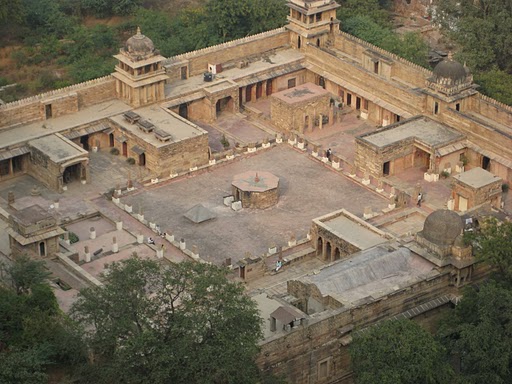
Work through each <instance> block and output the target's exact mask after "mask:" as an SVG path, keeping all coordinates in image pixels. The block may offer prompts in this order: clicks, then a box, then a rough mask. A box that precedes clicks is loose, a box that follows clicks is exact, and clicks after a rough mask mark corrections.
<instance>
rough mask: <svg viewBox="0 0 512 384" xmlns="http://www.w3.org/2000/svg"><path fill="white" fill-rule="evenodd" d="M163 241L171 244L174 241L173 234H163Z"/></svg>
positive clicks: (169, 232)
mask: <svg viewBox="0 0 512 384" xmlns="http://www.w3.org/2000/svg"><path fill="white" fill-rule="evenodd" d="M165 239H166V240H167V241H168V242H170V243H172V242H173V241H174V234H173V233H172V232H171V231H168V232H166V233H165Z"/></svg>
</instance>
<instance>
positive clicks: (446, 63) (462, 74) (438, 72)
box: [433, 54, 470, 85]
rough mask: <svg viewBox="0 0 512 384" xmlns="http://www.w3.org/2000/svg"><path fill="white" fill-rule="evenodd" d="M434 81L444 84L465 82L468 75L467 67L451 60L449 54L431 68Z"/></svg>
mask: <svg viewBox="0 0 512 384" xmlns="http://www.w3.org/2000/svg"><path fill="white" fill-rule="evenodd" d="M433 73H434V76H433V78H434V81H435V82H437V83H440V84H444V85H457V84H462V83H465V82H466V80H467V77H468V76H470V73H469V70H468V68H466V67H465V66H464V65H462V64H461V63H459V62H458V61H455V60H453V57H452V55H451V54H449V55H448V57H447V58H446V59H444V60H443V61H441V62H440V63H439V64H437V65H436V67H435V68H434V70H433Z"/></svg>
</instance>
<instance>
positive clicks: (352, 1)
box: [337, 0, 391, 29]
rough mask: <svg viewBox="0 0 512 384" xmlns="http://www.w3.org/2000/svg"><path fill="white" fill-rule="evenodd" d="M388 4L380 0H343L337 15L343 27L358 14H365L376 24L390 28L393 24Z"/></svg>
mask: <svg viewBox="0 0 512 384" xmlns="http://www.w3.org/2000/svg"><path fill="white" fill-rule="evenodd" d="M387 6H388V2H387V1H379V0H343V1H341V7H340V8H338V11H337V16H338V18H339V19H340V20H341V26H342V28H343V29H345V27H344V23H345V22H346V21H347V20H349V19H351V18H353V17H357V16H365V17H368V18H369V19H370V20H372V21H373V22H374V23H375V24H378V25H379V26H381V27H384V28H386V29H389V28H390V26H391V23H390V21H391V17H390V12H389V11H388V10H386V9H385V7H387Z"/></svg>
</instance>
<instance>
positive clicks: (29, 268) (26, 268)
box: [7, 255, 50, 295]
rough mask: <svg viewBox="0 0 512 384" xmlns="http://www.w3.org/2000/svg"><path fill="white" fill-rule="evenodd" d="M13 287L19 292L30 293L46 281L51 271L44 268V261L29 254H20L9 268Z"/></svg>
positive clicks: (8, 271)
mask: <svg viewBox="0 0 512 384" xmlns="http://www.w3.org/2000/svg"><path fill="white" fill-rule="evenodd" d="M7 273H8V274H9V276H10V278H11V283H12V287H13V288H14V290H15V291H16V293H17V294H19V295H20V294H24V293H29V291H30V290H31V289H32V288H34V287H36V286H39V285H42V284H44V283H46V279H47V278H48V276H50V273H49V272H48V271H47V270H46V269H45V268H44V263H43V262H42V261H37V260H33V259H31V258H30V257H29V256H26V255H24V256H19V257H18V258H16V260H15V261H14V263H13V264H12V265H11V266H10V267H9V268H8V269H7Z"/></svg>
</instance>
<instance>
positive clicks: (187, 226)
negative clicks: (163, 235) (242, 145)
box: [123, 145, 388, 264]
mask: <svg viewBox="0 0 512 384" xmlns="http://www.w3.org/2000/svg"><path fill="white" fill-rule="evenodd" d="M248 170H254V171H268V172H272V173H273V174H275V175H276V176H278V177H279V179H280V184H279V193H280V198H279V202H278V204H277V205H276V206H274V207H272V208H269V209H265V210H256V209H242V210H241V211H238V212H235V211H233V210H232V209H231V208H229V207H226V206H224V205H223V197H224V196H228V195H231V181H232V179H233V176H235V175H236V174H238V173H242V172H245V171H248ZM123 201H124V202H125V203H128V204H132V205H133V207H134V209H138V208H137V207H141V208H142V209H143V210H144V214H145V217H146V219H147V220H150V221H154V222H156V223H157V224H159V225H160V227H161V228H162V230H163V231H167V232H170V231H172V232H173V233H174V234H175V236H176V238H177V239H180V238H184V239H185V241H186V243H187V247H190V246H192V245H197V246H198V248H199V254H200V256H201V257H202V258H205V259H206V260H210V261H212V262H215V263H217V264H220V263H222V262H223V261H224V260H225V259H226V258H228V257H230V258H231V259H232V261H233V262H236V261H237V260H239V259H241V258H243V257H244V256H245V253H246V252H250V253H251V254H253V255H261V254H262V253H264V252H266V250H267V249H268V247H269V246H270V245H272V244H276V245H285V244H286V243H287V241H288V239H289V238H290V235H292V234H293V235H295V236H296V237H297V238H298V239H300V238H304V237H305V236H306V234H307V232H308V231H309V229H310V227H311V220H312V219H313V218H315V217H318V216H321V215H324V214H326V213H329V212H332V211H334V210H337V209H340V208H347V209H349V210H350V211H351V212H353V213H354V214H356V215H358V216H361V215H362V213H363V211H364V207H366V206H371V207H372V208H373V209H374V210H381V209H382V208H384V207H386V206H387V203H388V202H387V200H385V199H383V198H382V197H380V196H378V195H376V194H374V193H373V192H371V191H369V190H367V189H366V188H363V187H361V186H359V185H357V184H356V183H354V182H353V181H352V180H351V179H348V178H345V177H344V176H342V175H340V174H339V173H336V172H334V171H332V170H331V169H329V168H327V167H326V166H324V165H323V164H321V163H319V162H318V161H314V160H312V159H310V158H309V157H308V156H306V155H304V154H303V153H300V152H297V151H295V150H293V149H291V148H290V147H288V146H285V145H283V146H279V147H275V148H272V149H270V150H267V151H264V152H261V153H258V154H257V155H255V156H250V157H243V158H239V159H238V160H237V161H234V162H231V163H228V164H225V165H220V166H218V167H215V168H213V169H212V170H211V171H209V172H205V173H202V174H198V175H196V176H193V177H190V178H182V179H179V180H174V181H171V182H169V183H167V184H166V185H158V186H154V187H152V188H147V189H146V190H143V191H140V192H138V193H135V194H133V195H130V196H127V197H126V198H124V199H123ZM199 203H200V204H203V205H204V206H205V207H206V208H208V209H209V210H210V211H212V212H214V213H215V214H216V215H217V218H216V219H214V220H211V221H208V222H203V223H200V224H195V223H193V222H191V221H189V220H188V219H186V218H185V217H183V215H184V213H186V212H187V211H188V210H189V209H190V208H192V207H193V206H194V205H196V204H199Z"/></svg>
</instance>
